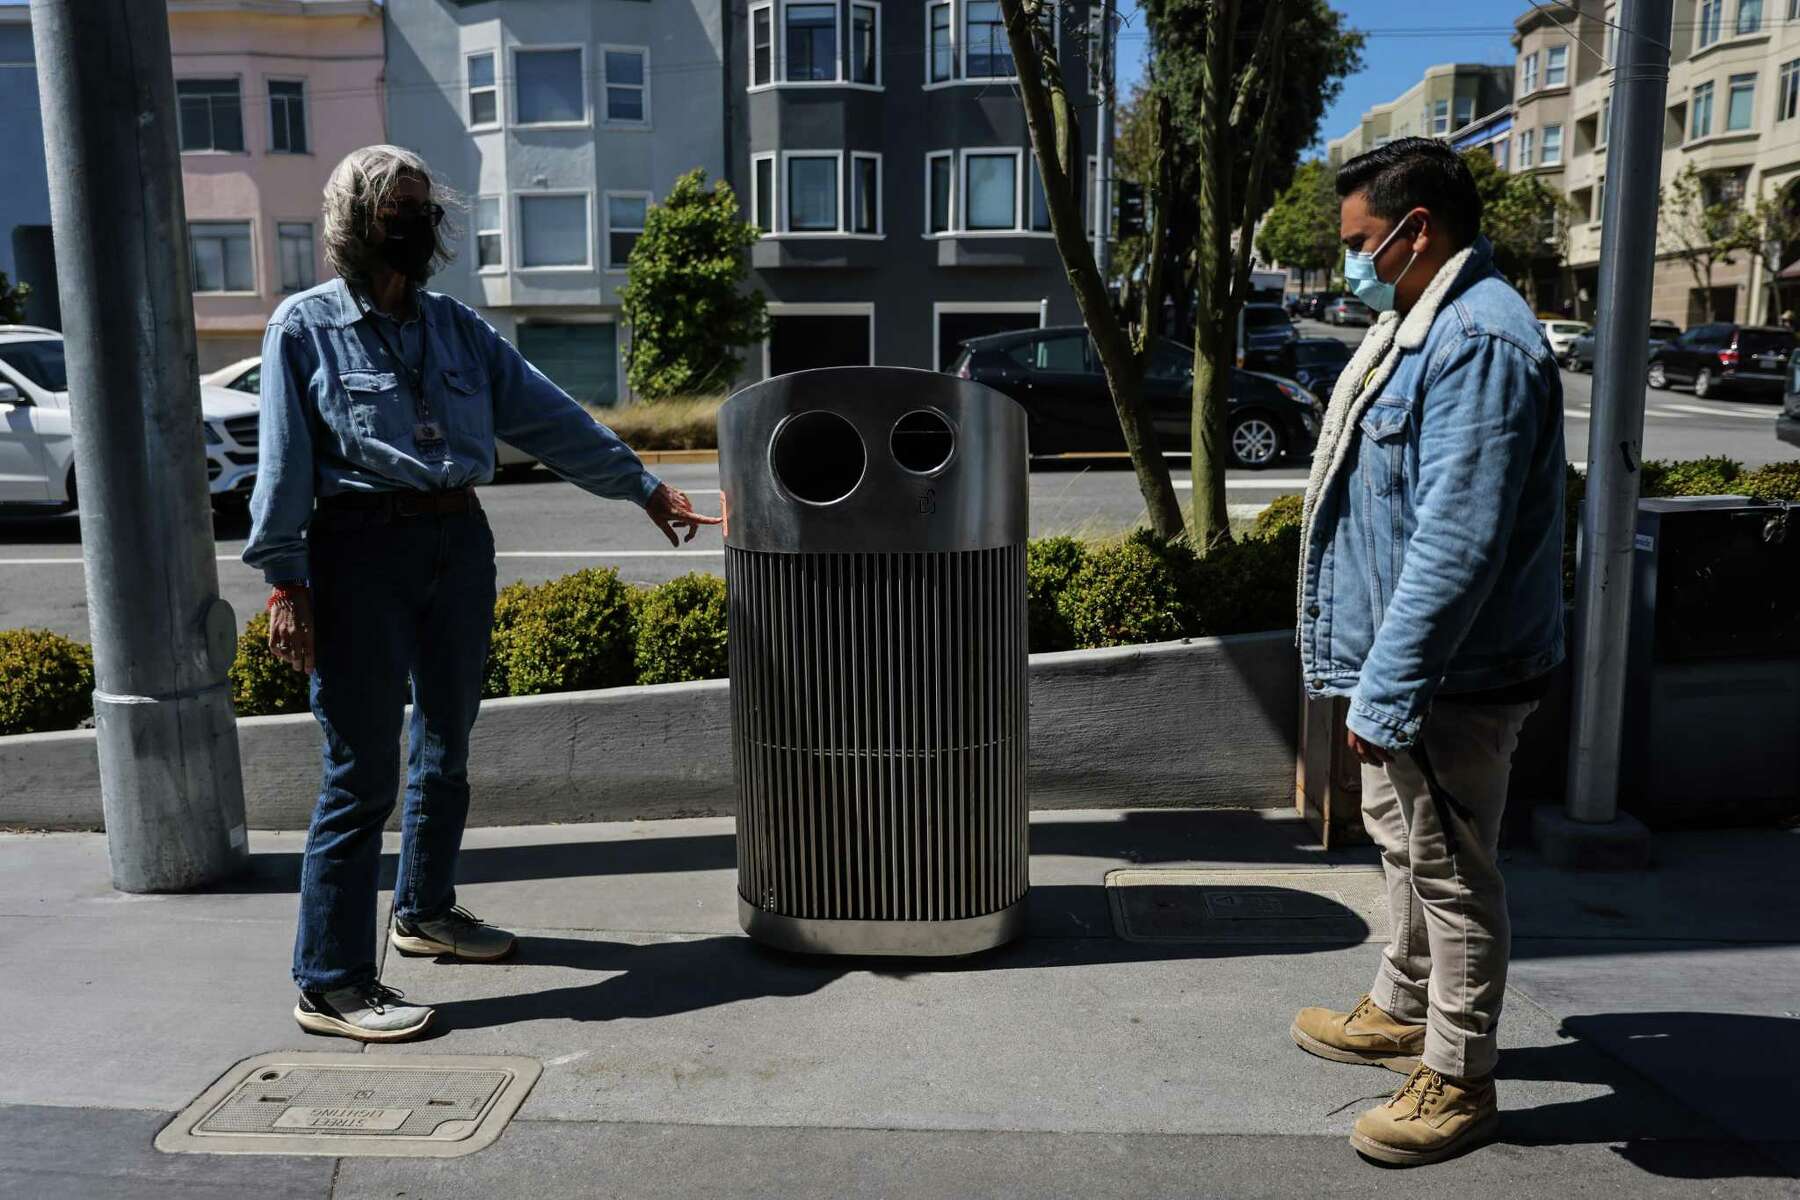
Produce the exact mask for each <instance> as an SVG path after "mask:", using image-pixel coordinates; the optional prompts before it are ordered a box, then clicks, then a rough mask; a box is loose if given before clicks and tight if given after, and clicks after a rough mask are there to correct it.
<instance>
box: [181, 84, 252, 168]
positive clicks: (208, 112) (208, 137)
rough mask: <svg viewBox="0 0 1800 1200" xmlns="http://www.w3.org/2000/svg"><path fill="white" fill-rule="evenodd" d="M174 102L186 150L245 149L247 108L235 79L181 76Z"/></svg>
mask: <svg viewBox="0 0 1800 1200" xmlns="http://www.w3.org/2000/svg"><path fill="white" fill-rule="evenodd" d="M175 103H176V107H177V109H178V110H179V112H180V117H181V149H182V152H183V153H189V152H194V151H206V150H216V151H221V152H225V153H231V154H242V153H243V151H244V110H243V106H242V102H241V98H240V96H239V94H238V81H237V80H235V79H180V80H177V81H176V83H175Z"/></svg>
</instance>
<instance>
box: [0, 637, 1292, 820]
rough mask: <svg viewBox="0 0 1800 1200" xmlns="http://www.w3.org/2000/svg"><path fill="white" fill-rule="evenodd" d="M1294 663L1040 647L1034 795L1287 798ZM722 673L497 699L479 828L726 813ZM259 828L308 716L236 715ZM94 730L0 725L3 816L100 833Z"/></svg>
mask: <svg viewBox="0 0 1800 1200" xmlns="http://www.w3.org/2000/svg"><path fill="white" fill-rule="evenodd" d="M1299 669H1300V668H1299V660H1298V655H1297V653H1296V651H1295V649H1294V637H1293V633H1292V631H1289V630H1279V631H1275V632H1270V633H1253V634H1243V635H1239V636H1236V637H1226V638H1203V639H1198V640H1194V641H1191V642H1169V643H1162V644H1158V645H1153V646H1130V647H1122V648H1119V649H1113V650H1083V651H1073V652H1070V653H1067V654H1041V655H1034V656H1033V657H1032V660H1031V684H1030V686H1031V803H1032V806H1033V807H1034V808H1108V807H1111V808H1127V807H1129V808H1142V807H1156V806H1183V807H1253V808H1277V807H1286V806H1287V805H1290V804H1292V803H1293V800H1294V747H1295V739H1296V736H1297V730H1298V727H1299V725H1298V722H1299V696H1298V685H1297V682H1296V681H1297V680H1298V678H1299ZM729 696H730V692H729V685H728V684H726V683H725V682H724V681H722V680H719V681H712V682H707V683H681V684H670V685H666V686H661V687H643V688H615V689H611V690H608V691H600V692H568V693H563V694H561V695H554V696H528V697H523V698H520V699H516V700H494V701H489V702H488V703H487V704H485V705H483V706H482V713H481V720H480V721H479V722H478V723H477V724H476V726H475V739H474V747H473V751H472V754H471V756H470V764H469V773H470V785H471V787H472V789H473V792H474V802H473V809H472V811H471V812H470V818H469V819H470V823H471V824H474V825H533V824H551V823H559V822H577V821H602V820H635V819H656V818H664V817H692V816H714V815H728V814H730V813H731V812H732V809H733V803H734V802H733V796H732V785H731V726H730V721H731V706H730V701H729ZM238 743H239V748H240V751H241V755H242V758H243V764H244V792H245V801H246V807H247V809H248V817H249V824H250V827H251V828H253V829H303V828H305V827H306V824H307V821H308V819H309V817H310V815H311V813H312V806H313V799H314V796H315V795H316V793H317V790H318V780H319V731H318V726H317V725H316V724H315V723H314V721H313V719H312V717H311V716H307V715H301V716H291V717H246V718H244V719H242V720H240V721H239V722H238ZM100 824H101V816H100V772H99V766H98V763H97V762H96V759H95V751H94V735H93V733H92V732H91V731H84V730H76V731H71V732H67V733H42V734H26V735H24V736H21V737H10V738H0V826H14V827H26V828H33V829H95V828H99V826H100Z"/></svg>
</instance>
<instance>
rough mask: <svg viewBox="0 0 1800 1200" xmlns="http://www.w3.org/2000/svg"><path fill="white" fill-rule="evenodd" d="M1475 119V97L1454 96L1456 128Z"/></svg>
mask: <svg viewBox="0 0 1800 1200" xmlns="http://www.w3.org/2000/svg"><path fill="white" fill-rule="evenodd" d="M1474 119H1475V97H1473V96H1458V97H1457V98H1456V128H1458V129H1461V128H1462V127H1463V126H1464V125H1467V124H1468V123H1469V122H1470V121H1473V120H1474Z"/></svg>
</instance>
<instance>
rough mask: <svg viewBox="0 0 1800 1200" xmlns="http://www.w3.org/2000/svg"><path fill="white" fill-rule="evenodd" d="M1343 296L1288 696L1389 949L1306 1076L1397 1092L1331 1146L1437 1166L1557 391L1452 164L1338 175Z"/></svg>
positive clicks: (1396, 150) (1490, 879)
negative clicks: (1331, 760)
mask: <svg viewBox="0 0 1800 1200" xmlns="http://www.w3.org/2000/svg"><path fill="white" fill-rule="evenodd" d="M1337 191H1338V195H1339V196H1340V197H1341V198H1342V204H1341V208H1340V232H1341V234H1342V236H1343V241H1344V278H1345V281H1346V282H1347V283H1348V284H1349V286H1350V288H1351V289H1352V290H1353V291H1354V292H1355V293H1356V295H1357V296H1358V297H1359V298H1360V299H1361V300H1362V301H1363V302H1364V303H1366V304H1368V305H1369V307H1371V308H1373V309H1374V310H1376V312H1377V313H1379V314H1380V316H1379V318H1378V319H1377V321H1376V323H1375V325H1374V327H1373V328H1372V329H1370V331H1369V333H1368V335H1367V336H1366V337H1365V338H1364V339H1363V343H1362V346H1361V347H1360V348H1359V349H1358V350H1357V352H1356V355H1355V357H1353V358H1352V359H1351V360H1350V365H1349V366H1348V367H1346V368H1345V369H1344V372H1343V374H1342V375H1341V376H1340V377H1339V380H1338V384H1337V386H1336V388H1335V389H1334V390H1333V393H1332V397H1331V405H1330V407H1329V409H1328V410H1327V412H1326V417H1325V427H1324V430H1323V432H1322V433H1321V435H1320V440H1319V447H1318V451H1317V453H1316V454H1315V456H1314V459H1313V468H1312V477H1311V479H1310V481H1309V482H1308V484H1307V489H1306V501H1305V507H1304V516H1303V521H1304V530H1305V533H1304V537H1303V542H1302V551H1301V564H1300V587H1299V610H1300V611H1299V641H1300V660H1301V665H1302V669H1303V670H1304V672H1305V682H1306V689H1307V693H1308V695H1311V696H1315V697H1321V696H1347V697H1349V701H1350V704H1349V717H1348V726H1349V732H1348V738H1349V743H1350V746H1351V748H1352V749H1353V750H1354V751H1355V752H1356V753H1357V755H1358V756H1359V757H1360V758H1361V759H1362V762H1363V768H1362V785H1363V823H1364V824H1365V826H1366V827H1367V828H1368V830H1369V833H1370V835H1371V836H1372V837H1373V838H1374V840H1375V842H1376V844H1377V845H1378V846H1379V847H1380V850H1381V857H1382V868H1383V871H1384V873H1385V876H1386V882H1387V893H1388V908H1389V914H1390V917H1391V925H1392V931H1391V933H1390V936H1389V939H1388V943H1387V946H1386V948H1385V949H1384V951H1383V953H1382V959H1381V964H1380V967H1379V969H1378V971H1377V973H1376V977H1375V982H1374V984H1373V986H1372V987H1371V988H1370V990H1369V992H1368V994H1366V995H1364V996H1363V997H1362V998H1361V999H1360V1000H1358V1001H1357V1003H1356V1004H1355V1005H1354V1006H1352V1008H1351V1009H1350V1011H1348V1012H1339V1011H1332V1010H1329V1009H1324V1008H1309V1009H1305V1010H1303V1011H1302V1012H1301V1013H1300V1014H1299V1016H1298V1017H1296V1018H1295V1020H1294V1025H1293V1030H1292V1033H1293V1038H1294V1041H1295V1042H1296V1043H1297V1044H1299V1046H1300V1047H1301V1048H1302V1049H1304V1050H1307V1051H1310V1052H1311V1053H1313V1054H1317V1055H1319V1056H1321V1057H1324V1058H1329V1059H1333V1060H1335V1061H1339V1062H1354V1063H1364V1064H1368V1065H1372V1066H1381V1067H1386V1068H1389V1069H1391V1070H1395V1071H1401V1072H1404V1073H1406V1074H1407V1080H1406V1083H1405V1085H1404V1086H1403V1087H1401V1088H1400V1090H1399V1091H1398V1092H1396V1093H1395V1094H1394V1096H1393V1098H1392V1099H1390V1100H1389V1101H1388V1102H1387V1103H1386V1104H1383V1105H1381V1106H1379V1107H1377V1108H1375V1109H1372V1110H1371V1111H1369V1112H1367V1113H1364V1114H1363V1115H1362V1117H1361V1118H1360V1119H1359V1120H1358V1121H1357V1123H1356V1131H1355V1133H1354V1134H1352V1135H1351V1139H1350V1140H1351V1144H1352V1145H1354V1146H1355V1147H1356V1148H1357V1150H1358V1151H1360V1152H1361V1153H1363V1154H1364V1155H1366V1156H1368V1157H1370V1158H1374V1159H1377V1160H1380V1161H1382V1162H1387V1163H1395V1164H1409V1165H1410V1164H1419V1163H1429V1162H1437V1161H1439V1160H1441V1159H1445V1158H1449V1157H1452V1156H1453V1155H1456V1154H1461V1153H1463V1152H1464V1151H1466V1150H1468V1149H1470V1148H1472V1147H1473V1146H1475V1145H1478V1144H1480V1143H1481V1142H1482V1141H1483V1140H1484V1139H1485V1138H1487V1137H1488V1136H1490V1135H1491V1134H1492V1132H1493V1130H1494V1129H1495V1128H1496V1126H1497V1125H1498V1123H1499V1109H1498V1105H1497V1101H1496V1097H1495V1092H1494V1082H1493V1080H1494V1067H1495V1063H1496V1056H1497V1047H1496V1041H1495V1034H1496V1029H1497V1026H1498V1023H1499V1018H1500V1002H1501V998H1502V996H1503V994H1504V992H1505V989H1506V965H1507V957H1508V953H1509V950H1510V930H1509V927H1508V923H1507V914H1506V890H1505V885H1504V884H1503V882H1502V881H1501V878H1500V869H1499V864H1498V853H1497V850H1498V844H1499V837H1500V817H1501V813H1502V811H1503V810H1504V808H1505V805H1506V790H1507V779H1508V775H1509V773H1510V770H1511V765H1512V754H1513V749H1514V747H1515V746H1516V745H1517V744H1518V737H1519V731H1520V728H1521V727H1522V726H1523V725H1524V723H1525V719H1526V718H1527V717H1528V716H1529V715H1530V714H1531V712H1532V710H1533V709H1535V708H1536V707H1537V704H1538V701H1539V700H1540V699H1541V698H1542V697H1543V695H1544V693H1545V691H1546V690H1547V688H1548V684H1549V680H1550V673H1551V672H1552V670H1554V668H1555V667H1556V666H1557V665H1558V664H1559V663H1560V662H1561V661H1562V658H1563V605H1562V568H1561V561H1562V526H1563V522H1562V497H1563V469H1564V467H1563V464H1564V461H1565V456H1564V451H1563V416H1562V385H1561V380H1560V377H1559V376H1558V373H1557V368H1556V360H1555V356H1554V355H1553V354H1552V353H1551V350H1550V347H1549V345H1548V344H1547V343H1546V342H1545V340H1544V334H1543V329H1542V326H1541V325H1540V324H1539V322H1538V321H1537V319H1536V317H1535V316H1534V315H1533V313H1532V311H1531V308H1530V306H1529V305H1527V304H1526V303H1525V301H1524V299H1523V298H1521V297H1520V296H1519V294H1518V293H1517V292H1516V291H1514V290H1513V289H1512V287H1511V286H1509V285H1508V284H1507V282H1506V280H1505V279H1503V278H1502V277H1501V276H1500V274H1499V273H1498V272H1497V271H1496V270H1495V269H1494V260H1493V249H1492V247H1491V246H1490V245H1489V244H1488V241H1487V239H1486V238H1485V237H1482V236H1481V235H1480V228H1481V197H1480V195H1479V194H1478V193H1477V192H1476V190H1475V180H1474V177H1473V176H1472V175H1471V174H1470V173H1469V169H1468V167H1467V165H1466V164H1464V162H1463V161H1462V159H1461V158H1459V157H1458V156H1457V154H1456V152H1455V151H1453V150H1451V149H1450V148H1449V147H1448V146H1446V145H1444V144H1443V143H1442V142H1438V141H1433V140H1431V139H1428V138H1402V139H1400V140H1398V141H1394V142H1389V143H1388V144H1386V145H1384V146H1380V147H1377V148H1376V149H1374V150H1372V151H1370V152H1369V153H1367V154H1364V155H1362V156H1360V157H1358V158H1354V159H1352V160H1351V161H1350V162H1348V163H1346V164H1344V166H1343V167H1342V168H1341V169H1340V171H1339V172H1338V177H1337Z"/></svg>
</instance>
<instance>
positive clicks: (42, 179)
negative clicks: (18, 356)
mask: <svg viewBox="0 0 1800 1200" xmlns="http://www.w3.org/2000/svg"><path fill="white" fill-rule="evenodd" d="M0 163H4V164H5V170H6V184H5V186H4V187H0V271H3V272H5V273H6V276H7V278H9V279H11V280H12V281H13V282H14V283H19V282H23V283H27V284H35V285H36V291H35V294H34V295H32V296H30V297H28V298H27V299H26V302H25V316H26V319H27V320H28V321H30V322H32V323H33V324H43V325H50V326H52V327H58V328H59V327H60V326H61V313H60V310H59V308H58V306H57V303H56V258H55V255H54V253H53V252H52V250H51V246H50V177H49V174H48V168H47V167H46V166H45V164H44V122H43V115H42V111H41V109H40V107H39V104H38V82H37V64H36V60H35V58H34V56H33V54H32V41H31V10H30V9H29V8H27V7H25V6H23V5H20V6H16V7H14V6H9V7H0Z"/></svg>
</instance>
